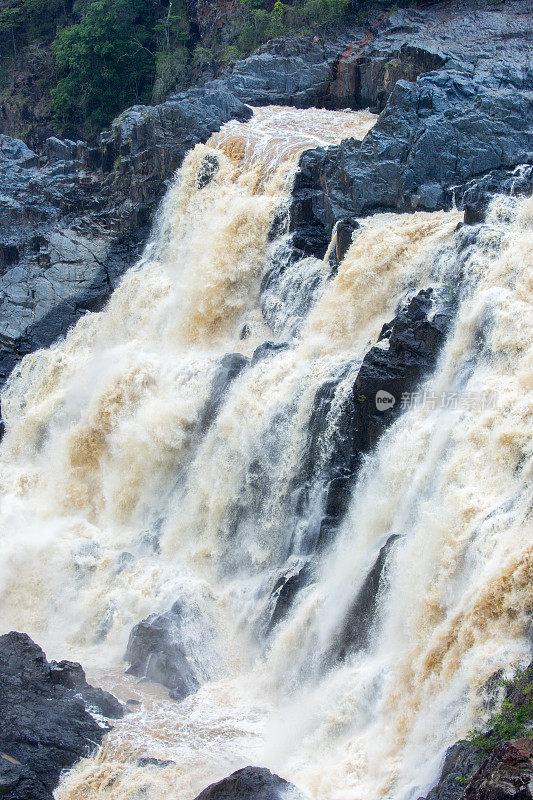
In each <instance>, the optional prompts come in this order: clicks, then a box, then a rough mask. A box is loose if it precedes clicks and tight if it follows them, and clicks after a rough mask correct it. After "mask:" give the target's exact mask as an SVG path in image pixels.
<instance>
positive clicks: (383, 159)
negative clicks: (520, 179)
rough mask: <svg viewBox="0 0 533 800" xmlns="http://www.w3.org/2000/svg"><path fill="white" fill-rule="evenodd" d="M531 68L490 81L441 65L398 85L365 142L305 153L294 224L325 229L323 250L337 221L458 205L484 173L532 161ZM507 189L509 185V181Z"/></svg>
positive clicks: (317, 252) (315, 247)
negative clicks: (454, 202) (435, 69)
mask: <svg viewBox="0 0 533 800" xmlns="http://www.w3.org/2000/svg"><path fill="white" fill-rule="evenodd" d="M527 86H529V87H530V88H531V87H532V86H533V73H531V74H529V73H526V71H521V70H518V69H511V68H510V69H509V71H508V74H507V75H506V80H505V81H503V80H502V78H501V76H496V75H493V76H492V77H491V79H487V82H486V83H480V82H479V81H478V80H477V79H476V78H474V77H472V76H471V75H468V74H467V73H466V72H464V71H461V70H454V71H452V70H446V71H444V70H440V71H438V72H433V73H430V74H429V75H424V76H422V77H421V78H419V79H418V81H417V82H416V83H408V82H406V81H399V82H397V83H396V85H395V87H394V89H393V91H392V94H391V96H390V98H389V101H388V103H387V106H386V108H385V110H384V111H383V113H382V114H381V116H380V117H379V120H378V121H377V123H376V125H375V126H374V128H373V129H372V130H371V131H370V133H369V134H368V135H367V136H366V138H365V139H364V140H363V142H361V143H359V142H357V141H355V140H353V139H352V140H348V141H346V142H343V143H342V144H341V145H339V146H336V147H330V148H328V149H327V150H324V149H319V150H316V151H308V152H307V153H305V154H304V155H303V156H302V159H301V161H300V171H299V174H298V176H297V179H296V183H295V193H294V196H293V200H292V207H291V229H292V230H294V231H295V232H296V233H298V232H299V231H300V230H303V234H304V235H303V238H304V239H305V231H306V230H308V229H310V228H311V229H313V230H315V231H320V232H321V236H320V237H317V235H316V233H315V236H314V238H315V239H319V241H318V244H317V245H313V248H312V250H311V252H312V253H313V254H315V255H320V256H322V255H323V253H324V252H325V247H327V242H328V241H329V238H330V236H331V232H332V230H333V226H334V224H335V222H337V221H339V220H344V219H346V218H350V217H354V216H359V217H360V216H365V215H368V214H372V213H375V212H380V211H396V212H406V211H407V212H410V211H415V210H425V211H435V210H437V209H443V208H451V206H452V203H453V201H454V197H455V198H456V197H458V196H459V197H462V192H464V191H466V186H467V184H469V188H471V187H472V185H473V184H472V181H473V180H475V182H476V183H477V182H478V181H479V180H480V179H483V176H485V175H486V174H487V173H494V171H495V170H512V169H514V168H516V167H518V166H519V165H522V164H527V163H529V161H530V160H531V159H532V153H533V134H532V132H531V123H532V121H533V112H532V111H531V108H532V105H531V93H530V89H526V87H527ZM502 188H505V185H504V184H502ZM454 193H455V195H454Z"/></svg>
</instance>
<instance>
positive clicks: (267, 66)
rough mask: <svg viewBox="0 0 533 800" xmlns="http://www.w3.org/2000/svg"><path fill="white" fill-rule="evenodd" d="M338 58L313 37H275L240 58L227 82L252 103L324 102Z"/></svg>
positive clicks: (235, 91)
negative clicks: (248, 54)
mask: <svg viewBox="0 0 533 800" xmlns="http://www.w3.org/2000/svg"><path fill="white" fill-rule="evenodd" d="M334 60H335V59H334V57H332V55H331V54H328V53H327V51H326V50H325V48H324V46H323V45H322V44H320V43H317V42H315V41H313V40H312V39H311V38H310V37H306V38H302V39H293V38H282V39H273V40H272V41H270V42H267V43H266V44H264V45H263V46H262V47H260V48H259V50H257V52H256V53H254V54H253V55H251V56H249V57H248V58H246V59H245V60H244V61H239V62H238V63H237V64H236V66H235V67H234V69H233V71H232V73H231V75H230V76H229V78H227V79H226V83H227V86H228V88H229V89H230V90H231V91H232V92H233V93H234V94H235V95H236V96H237V97H238V98H239V99H240V100H242V101H243V102H244V103H250V105H255V106H258V105H259V106H262V105H279V104H282V105H291V106H296V107H298V108H305V107H307V106H312V105H322V104H323V103H324V101H325V98H326V95H327V90H328V87H329V84H330V81H331V79H332V77H333V65H334Z"/></svg>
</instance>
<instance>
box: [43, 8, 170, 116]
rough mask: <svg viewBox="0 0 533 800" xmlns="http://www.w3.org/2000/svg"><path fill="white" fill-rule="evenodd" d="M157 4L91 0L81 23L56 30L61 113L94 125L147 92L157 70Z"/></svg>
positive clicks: (56, 102)
mask: <svg viewBox="0 0 533 800" xmlns="http://www.w3.org/2000/svg"><path fill="white" fill-rule="evenodd" d="M153 8H154V4H153V3H150V2H149V0H92V2H90V3H89V5H88V8H87V11H86V13H85V14H84V15H83V17H82V19H81V20H80V22H79V23H78V24H75V25H70V26H69V27H67V28H64V29H63V30H62V31H60V32H59V33H58V35H57V37H56V39H55V41H54V44H53V51H54V55H55V58H56V63H57V66H58V69H59V71H60V76H61V77H60V79H59V81H58V84H57V86H56V88H55V89H53V91H52V104H53V107H54V109H55V111H56V114H57V115H58V117H59V118H60V119H62V120H63V121H64V122H69V121H78V122H79V121H82V120H88V122H89V125H90V126H91V127H92V128H95V129H96V128H99V127H102V126H103V125H105V124H106V123H107V122H108V121H109V120H110V119H111V118H112V117H113V116H114V115H115V114H116V113H117V112H119V111H120V110H121V109H123V108H125V107H126V106H128V105H131V103H132V102H138V101H140V100H141V99H143V98H144V97H145V94H146V92H147V90H148V89H149V88H150V87H151V85H152V83H153V80H154V78H155V72H156V66H155V55H154V53H153V52H152V50H151V45H152V41H151V32H152V30H153V28H154V24H155V21H156V20H155V19H154V13H153Z"/></svg>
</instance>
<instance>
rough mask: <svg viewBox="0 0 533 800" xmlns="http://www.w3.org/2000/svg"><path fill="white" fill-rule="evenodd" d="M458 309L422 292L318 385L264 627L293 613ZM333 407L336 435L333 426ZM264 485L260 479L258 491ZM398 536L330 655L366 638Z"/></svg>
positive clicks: (374, 568) (437, 292)
mask: <svg viewBox="0 0 533 800" xmlns="http://www.w3.org/2000/svg"><path fill="white" fill-rule="evenodd" d="M455 308H456V300H455V297H453V296H452V295H451V293H450V291H449V290H448V289H446V288H443V287H432V288H429V289H425V290H422V291H420V292H419V293H418V294H416V295H415V296H414V297H412V298H410V299H409V300H407V301H406V302H405V304H404V306H403V307H402V308H400V309H399V311H398V313H397V315H396V316H395V317H394V319H393V320H391V322H389V323H387V324H385V325H384V326H383V328H382V330H381V333H380V335H379V337H378V340H377V342H376V344H375V345H374V346H373V347H371V348H370V350H369V351H368V352H367V354H366V355H365V357H364V359H363V361H362V363H360V364H358V363H348V364H346V365H344V367H342V368H340V369H339V370H338V371H337V373H336V374H335V375H334V376H332V377H331V378H330V379H329V380H327V381H325V382H324V383H323V384H322V386H320V388H319V389H318V391H317V393H316V395H315V398H314V401H313V405H312V409H311V414H310V419H309V425H308V432H307V442H306V444H305V447H304V452H303V454H302V458H301V461H300V464H299V468H298V471H297V473H296V474H295V475H294V476H293V480H292V485H291V488H290V491H289V493H288V494H289V496H290V498H291V499H290V508H289V510H288V513H287V519H288V523H287V524H288V525H292V526H293V530H292V540H291V543H290V546H289V554H290V558H289V559H288V561H287V565H286V566H285V567H283V568H281V569H280V570H279V571H278V572H276V573H274V574H273V578H272V585H271V587H270V589H269V590H268V597H269V599H268V602H267V605H266V609H265V611H264V613H263V615H262V618H261V621H260V628H261V630H262V632H266V633H268V632H269V631H271V630H272V628H273V627H274V626H275V625H276V624H277V623H278V622H280V621H281V620H282V619H283V618H284V616H285V615H286V614H287V612H288V610H289V609H290V607H291V605H292V603H293V602H294V600H295V598H296V596H297V595H298V593H299V592H300V591H301V590H302V589H305V588H306V587H307V586H308V585H309V584H310V583H311V582H312V581H313V580H314V573H313V561H314V558H315V554H316V551H317V550H321V549H322V548H324V547H326V546H327V545H328V544H330V543H331V542H332V541H333V539H334V537H335V536H336V534H337V531H338V529H339V526H340V524H341V522H342V519H343V518H344V515H345V514H346V511H347V509H348V505H349V502H350V498H351V496H352V490H353V486H354V484H355V481H356V478H357V475H358V472H359V469H360V466H361V463H362V461H363V458H364V456H365V455H366V454H368V453H369V452H371V451H372V450H373V449H374V448H375V447H376V444H377V442H378V440H379V438H380V437H381V436H382V434H383V433H384V431H385V430H386V429H387V428H388V427H389V426H390V425H391V424H392V423H393V422H394V421H395V420H396V419H397V418H398V415H399V414H400V413H401V412H402V409H403V408H404V407H405V406H406V405H407V404H408V401H409V398H410V393H411V392H414V390H415V389H416V388H417V387H418V385H419V384H420V382H421V381H422V379H423V378H424V377H425V376H426V375H428V374H429V373H430V372H431V371H432V370H433V369H434V368H435V366H436V363H437V358H438V356H439V353H440V351H441V348H442V346H443V344H444V341H445V339H446V335H447V333H448V331H449V329H450V326H451V325H452V322H453V319H454V316H455ZM348 376H352V377H351V378H350V380H351V390H350V391H349V392H348V393H346V394H344V393H343V395H342V401H341V404H340V407H339V402H338V400H339V398H338V391H339V387H341V386H344V385H345V382H346V379H347V378H348ZM402 399H404V400H405V403H404V402H402ZM332 414H334V420H335V422H334V425H335V434H334V435H331V428H330V426H331V422H332ZM328 430H329V431H330V434H329V435H328V434H327V431H328ZM326 440H327V441H328V449H327V453H326V452H325V448H324V441H326ZM257 483H258V484H260V483H261V480H259V481H258V482H257ZM260 491H261V489H260V486H259V485H258V487H257V489H256V490H255V494H254V496H255V497H257V496H258V495H259V494H260ZM396 539H397V536H396V535H394V536H391V537H390V538H389V539H388V541H387V542H384V543H383V546H382V548H381V550H380V552H379V553H378V554H377V555H376V561H375V563H374V564H373V565H371V566H370V569H369V572H368V575H367V578H366V579H365V581H364V583H363V585H362V587H361V590H360V592H359V593H358V595H357V596H356V598H355V601H354V605H353V607H352V608H351V609H348V611H347V614H346V617H345V619H344V621H343V624H342V626H341V628H340V629H339V632H338V634H337V636H336V637H335V638H336V645H335V647H334V648H333V649H332V650H331V651H330V652H328V653H327V654H326V658H327V660H328V661H330V662H332V661H336V660H338V659H342V658H344V657H345V656H346V655H348V654H349V653H350V652H352V651H353V650H355V649H357V648H359V647H364V646H365V644H366V643H367V641H368V636H369V635H370V632H371V629H372V624H373V622H374V619H375V614H376V609H377V603H378V594H379V590H380V586H381V583H382V580H383V576H384V574H385V568H386V564H387V558H388V555H389V552H390V550H391V548H392V547H393V544H394V542H395V541H396Z"/></svg>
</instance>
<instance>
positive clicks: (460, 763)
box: [424, 742, 480, 800]
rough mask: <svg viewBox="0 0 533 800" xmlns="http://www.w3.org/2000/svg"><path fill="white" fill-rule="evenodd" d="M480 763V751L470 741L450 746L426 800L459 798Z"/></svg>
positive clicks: (457, 799)
mask: <svg viewBox="0 0 533 800" xmlns="http://www.w3.org/2000/svg"><path fill="white" fill-rule="evenodd" d="M479 763H480V756H479V753H478V752H477V750H476V748H475V747H474V746H473V745H472V744H470V743H469V742H457V743H456V744H454V745H452V747H449V748H448V750H447V751H446V756H445V758H444V764H443V766H442V772H441V775H440V778H439V780H438V782H437V784H436V785H435V786H434V787H433V789H431V791H430V792H429V794H428V795H426V797H425V798H424V800H459V798H461V797H463V795H464V792H465V786H466V785H467V784H468V781H469V780H470V778H471V777H472V775H473V774H474V773H475V772H476V770H477V768H478V767H479Z"/></svg>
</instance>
